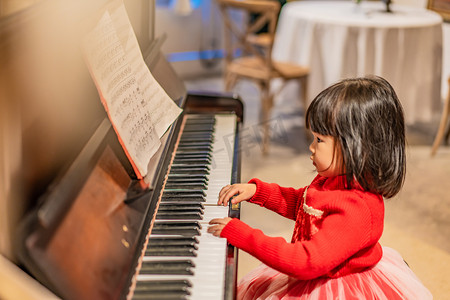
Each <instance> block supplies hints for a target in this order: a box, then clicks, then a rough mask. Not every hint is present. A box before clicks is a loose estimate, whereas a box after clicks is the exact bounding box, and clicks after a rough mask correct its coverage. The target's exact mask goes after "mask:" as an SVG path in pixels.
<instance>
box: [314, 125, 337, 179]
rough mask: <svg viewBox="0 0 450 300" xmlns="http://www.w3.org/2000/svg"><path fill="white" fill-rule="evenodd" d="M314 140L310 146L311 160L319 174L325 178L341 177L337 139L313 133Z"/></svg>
mask: <svg viewBox="0 0 450 300" xmlns="http://www.w3.org/2000/svg"><path fill="white" fill-rule="evenodd" d="M312 134H313V136H314V139H313V141H312V143H311V145H309V150H310V151H311V157H310V158H311V160H312V162H313V165H314V167H315V168H316V170H317V172H318V173H319V174H320V175H321V176H323V177H332V176H337V175H341V174H342V173H343V172H342V170H341V165H342V164H341V157H342V156H341V153H340V148H339V147H335V143H336V141H335V139H334V137H332V136H329V135H321V134H318V133H317V132H313V131H312Z"/></svg>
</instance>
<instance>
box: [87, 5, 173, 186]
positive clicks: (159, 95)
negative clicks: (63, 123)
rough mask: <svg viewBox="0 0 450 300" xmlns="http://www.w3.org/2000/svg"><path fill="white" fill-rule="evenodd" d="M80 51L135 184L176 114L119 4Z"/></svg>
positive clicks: (104, 17) (100, 22)
mask: <svg viewBox="0 0 450 300" xmlns="http://www.w3.org/2000/svg"><path fill="white" fill-rule="evenodd" d="M83 49H84V52H85V57H86V61H87V64H88V66H89V69H90V72H91V75H92V77H93V79H94V82H95V84H96V86H97V90H98V92H99V95H100V98H101V100H102V103H103V105H104V107H105V109H106V111H107V113H108V116H109V118H110V120H111V123H112V124H113V127H114V129H115V130H116V133H117V135H118V136H119V140H120V142H121V144H122V146H123V148H124V150H125V153H126V154H127V156H128V158H129V159H130V161H131V163H132V165H133V167H134V169H135V171H136V175H137V176H138V178H142V177H143V176H145V175H146V174H147V164H148V162H149V161H150V158H151V157H152V155H153V154H155V152H156V151H157V150H158V148H159V146H160V145H161V143H160V140H159V139H160V138H161V136H162V135H163V134H164V132H165V131H166V130H167V128H168V127H169V126H170V124H172V122H173V121H174V120H175V119H176V117H177V116H178V115H179V114H180V112H181V109H180V108H179V107H178V106H177V105H176V104H175V103H174V102H173V101H172V99H170V97H169V96H168V95H167V93H166V92H165V91H164V90H163V89H162V87H161V86H160V85H159V83H158V82H157V81H156V80H155V79H154V77H153V76H152V74H151V73H150V71H149V70H148V68H147V66H146V65H145V62H144V60H143V57H142V54H141V52H140V49H139V44H138V42H137V39H136V36H135V35H134V31H133V29H132V27H131V24H130V21H129V19H128V16H127V14H126V10H125V7H124V5H123V3H122V4H121V5H119V6H118V7H117V8H116V9H113V10H107V11H105V12H104V14H103V15H102V17H101V18H100V20H99V21H98V22H97V25H96V26H95V28H94V29H93V30H92V31H91V32H89V33H88V35H87V36H86V37H85V40H84V43H83Z"/></svg>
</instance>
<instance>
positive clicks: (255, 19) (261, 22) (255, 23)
mask: <svg viewBox="0 0 450 300" xmlns="http://www.w3.org/2000/svg"><path fill="white" fill-rule="evenodd" d="M216 1H217V3H218V6H219V9H220V12H221V14H222V17H223V22H224V25H225V28H224V30H225V36H224V46H225V62H226V64H227V65H229V64H230V63H231V62H232V61H233V60H234V59H236V58H238V57H243V56H252V57H254V58H255V59H257V60H258V61H260V63H261V64H262V65H265V66H266V68H269V69H273V66H272V58H271V56H272V46H273V41H274V37H275V30H276V26H277V22H278V15H279V12H280V3H279V2H278V1H272V0H216ZM239 14H243V17H244V20H243V23H242V24H239V23H236V22H235V21H234V20H233V18H236V16H237V15H239ZM263 27H264V28H267V32H264V33H260V31H261V29H262V28H263Z"/></svg>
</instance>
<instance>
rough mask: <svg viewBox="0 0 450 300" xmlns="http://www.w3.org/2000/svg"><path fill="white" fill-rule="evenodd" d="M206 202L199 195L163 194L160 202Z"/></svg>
mask: <svg viewBox="0 0 450 300" xmlns="http://www.w3.org/2000/svg"><path fill="white" fill-rule="evenodd" d="M202 202H206V199H205V197H203V196H199V195H183V196H179V195H163V196H162V198H161V203H183V204H185V203H202Z"/></svg>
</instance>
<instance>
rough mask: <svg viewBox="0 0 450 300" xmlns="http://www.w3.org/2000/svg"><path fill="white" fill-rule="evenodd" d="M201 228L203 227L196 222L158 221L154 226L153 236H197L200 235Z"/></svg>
mask: <svg viewBox="0 0 450 300" xmlns="http://www.w3.org/2000/svg"><path fill="white" fill-rule="evenodd" d="M201 228H202V227H201V225H200V224H199V223H198V222H195V221H192V222H188V221H161V222H158V221H157V222H155V224H154V225H153V229H152V234H179V235H184V236H196V235H200V230H201Z"/></svg>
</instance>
